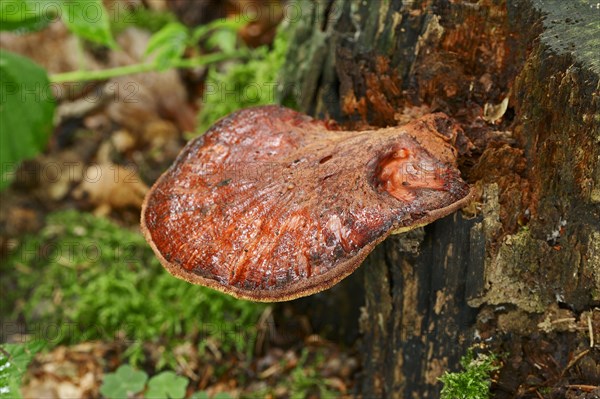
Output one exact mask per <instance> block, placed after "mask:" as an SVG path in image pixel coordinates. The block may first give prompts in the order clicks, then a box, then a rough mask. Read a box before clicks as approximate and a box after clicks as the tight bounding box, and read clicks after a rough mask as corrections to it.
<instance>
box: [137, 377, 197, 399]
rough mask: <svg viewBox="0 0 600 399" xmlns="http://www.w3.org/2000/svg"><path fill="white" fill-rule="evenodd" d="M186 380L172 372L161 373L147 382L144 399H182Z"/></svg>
mask: <svg viewBox="0 0 600 399" xmlns="http://www.w3.org/2000/svg"><path fill="white" fill-rule="evenodd" d="M188 383H189V381H188V379H187V378H185V377H181V376H178V375H177V374H175V373H174V372H173V371H163V372H162V373H160V374H157V375H155V376H154V377H152V378H151V379H150V381H149V382H148V390H147V391H146V394H145V395H144V397H145V398H146V399H183V398H184V397H185V389H186V388H187V386H188Z"/></svg>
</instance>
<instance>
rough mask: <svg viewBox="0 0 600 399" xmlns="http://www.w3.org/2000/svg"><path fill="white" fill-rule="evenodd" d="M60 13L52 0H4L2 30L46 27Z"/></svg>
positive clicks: (0, 18) (0, 8) (0, 9)
mask: <svg viewBox="0 0 600 399" xmlns="http://www.w3.org/2000/svg"><path fill="white" fill-rule="evenodd" d="M58 13H59V9H58V7H56V5H55V4H51V3H50V0H2V2H0V31H2V30H8V31H15V30H18V31H20V32H33V31H37V30H40V29H43V28H45V27H46V26H47V25H48V24H49V23H50V22H51V21H53V20H54V19H55V18H56V17H57V15H58Z"/></svg>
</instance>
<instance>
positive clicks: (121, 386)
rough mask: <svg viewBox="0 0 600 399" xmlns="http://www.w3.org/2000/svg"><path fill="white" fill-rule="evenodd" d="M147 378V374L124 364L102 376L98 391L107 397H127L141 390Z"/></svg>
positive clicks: (119, 398) (113, 398)
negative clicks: (102, 379)
mask: <svg viewBox="0 0 600 399" xmlns="http://www.w3.org/2000/svg"><path fill="white" fill-rule="evenodd" d="M147 379H148V376H147V375H146V373H144V372H143V371H139V370H135V369H134V368H133V367H131V366H130V365H128V364H124V365H122V366H121V367H119V368H118V369H117V371H116V372H114V373H110V374H106V375H105V376H104V381H102V386H101V387H100V393H101V394H102V395H104V396H106V397H107V398H109V399H121V398H127V397H128V396H130V395H133V394H136V393H138V392H141V391H142V390H143V389H144V387H145V386H146V380H147Z"/></svg>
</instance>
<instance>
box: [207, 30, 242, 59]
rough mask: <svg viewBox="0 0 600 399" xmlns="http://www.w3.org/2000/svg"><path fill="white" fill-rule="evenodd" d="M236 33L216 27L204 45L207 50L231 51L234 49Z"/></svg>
mask: <svg viewBox="0 0 600 399" xmlns="http://www.w3.org/2000/svg"><path fill="white" fill-rule="evenodd" d="M237 38H238V34H237V32H236V31H234V30H230V29H218V30H216V31H214V32H213V33H212V34H211V35H210V37H209V38H208V40H207V41H206V47H207V48H208V49H209V50H214V49H217V48H219V49H221V51H223V52H224V53H231V52H233V51H234V50H235V47H236V44H237Z"/></svg>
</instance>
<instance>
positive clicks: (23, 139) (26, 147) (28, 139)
mask: <svg viewBox="0 0 600 399" xmlns="http://www.w3.org/2000/svg"><path fill="white" fill-rule="evenodd" d="M54 107H55V102H54V97H53V96H52V93H51V91H50V82H49V80H48V74H47V73H46V70H45V69H43V68H42V67H40V66H38V65H37V64H35V63H33V62H32V61H31V60H29V59H28V58H25V57H21V56H20V55H17V54H14V53H11V52H8V51H5V50H0V131H1V132H2V134H0V189H3V188H5V187H6V186H8V185H9V184H10V182H11V181H12V179H13V177H14V171H15V169H16V168H17V166H18V163H19V162H20V161H22V160H24V159H27V158H31V157H33V156H35V155H37V154H38V153H39V152H40V151H41V150H42V149H43V148H44V147H45V146H46V143H47V142H48V139H49V137H50V133H51V131H52V121H53V117H54Z"/></svg>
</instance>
